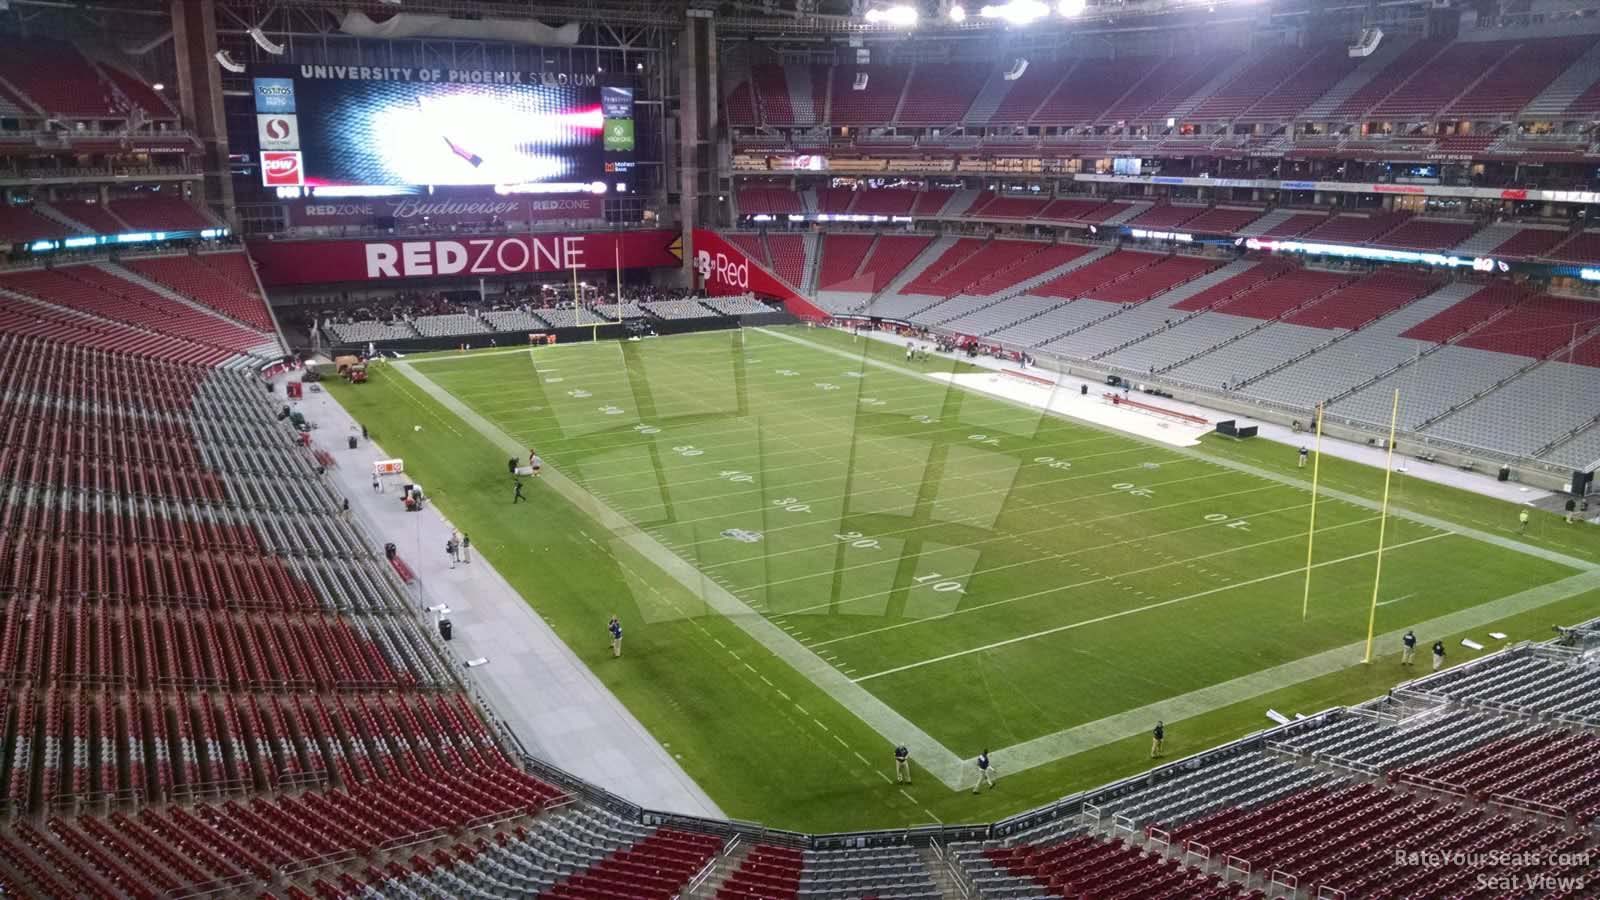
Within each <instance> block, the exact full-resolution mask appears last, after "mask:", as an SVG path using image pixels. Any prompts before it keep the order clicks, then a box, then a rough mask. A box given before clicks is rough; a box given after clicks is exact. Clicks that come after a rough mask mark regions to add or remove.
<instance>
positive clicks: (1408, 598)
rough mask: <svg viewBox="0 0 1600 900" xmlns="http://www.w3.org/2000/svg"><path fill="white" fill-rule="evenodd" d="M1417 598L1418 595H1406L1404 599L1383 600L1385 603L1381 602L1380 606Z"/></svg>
mask: <svg viewBox="0 0 1600 900" xmlns="http://www.w3.org/2000/svg"><path fill="white" fill-rule="evenodd" d="M1415 596H1416V594H1406V595H1405V596H1404V597H1396V598H1394V599H1393V600H1383V601H1381V602H1379V603H1378V605H1379V606H1388V605H1389V604H1391V603H1399V602H1400V601H1401V600H1410V599H1411V598H1412V597H1415Z"/></svg>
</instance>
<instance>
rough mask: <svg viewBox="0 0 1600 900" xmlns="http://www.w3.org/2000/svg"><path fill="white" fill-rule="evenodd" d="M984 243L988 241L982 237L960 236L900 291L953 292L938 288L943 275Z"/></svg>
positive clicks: (939, 294)
mask: <svg viewBox="0 0 1600 900" xmlns="http://www.w3.org/2000/svg"><path fill="white" fill-rule="evenodd" d="M986 243H988V242H987V241H985V240H983V239H982V238H961V239H959V240H957V241H955V242H954V243H952V244H951V245H950V246H949V247H947V248H946V249H945V251H944V252H943V253H941V254H939V257H938V258H937V259H935V260H933V261H932V262H931V263H929V264H928V266H927V268H925V269H923V270H922V271H921V272H918V273H917V275H916V277H914V278H912V279H911V280H910V281H908V282H906V283H905V285H904V286H902V287H901V288H900V293H902V294H932V295H938V296H946V295H947V293H954V291H950V292H945V291H942V290H941V289H940V285H941V283H942V279H943V277H944V276H945V275H946V274H947V273H948V272H950V270H952V269H954V268H956V267H957V266H959V265H961V263H963V262H965V261H966V260H967V259H969V258H970V257H971V256H972V255H973V254H974V253H977V252H978V250H979V249H980V248H982V247H983V246H984V245H985V244H986ZM907 262H908V263H909V262H910V260H909V259H908V260H907ZM957 287H959V285H958V286H957Z"/></svg>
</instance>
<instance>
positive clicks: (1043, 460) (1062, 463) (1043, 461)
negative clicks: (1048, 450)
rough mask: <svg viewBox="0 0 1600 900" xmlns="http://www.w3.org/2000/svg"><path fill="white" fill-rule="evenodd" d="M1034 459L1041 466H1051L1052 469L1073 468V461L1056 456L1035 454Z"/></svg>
mask: <svg viewBox="0 0 1600 900" xmlns="http://www.w3.org/2000/svg"><path fill="white" fill-rule="evenodd" d="M1033 461H1034V462H1036V463H1038V464H1039V465H1041V466H1049V467H1050V468H1052V469H1070V468H1072V463H1069V462H1067V461H1066V460H1064V459H1056V458H1055V457H1054V456H1035V457H1034V458H1033Z"/></svg>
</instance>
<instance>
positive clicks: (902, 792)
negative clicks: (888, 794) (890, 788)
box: [900, 788, 922, 806]
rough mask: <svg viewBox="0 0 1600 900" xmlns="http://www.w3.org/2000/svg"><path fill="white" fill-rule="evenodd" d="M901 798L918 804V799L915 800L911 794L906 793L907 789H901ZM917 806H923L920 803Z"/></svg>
mask: <svg viewBox="0 0 1600 900" xmlns="http://www.w3.org/2000/svg"><path fill="white" fill-rule="evenodd" d="M900 796H902V797H904V798H906V799H907V800H910V801H911V802H912V803H916V802H917V798H915V797H913V796H911V795H910V794H908V793H906V789H905V788H901V789H900ZM917 805H918V806H921V805H922V804H920V803H918V804H917Z"/></svg>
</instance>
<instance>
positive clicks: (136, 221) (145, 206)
mask: <svg viewBox="0 0 1600 900" xmlns="http://www.w3.org/2000/svg"><path fill="white" fill-rule="evenodd" d="M106 208H107V209H109V210H111V212H112V213H113V214H115V215H116V217H117V218H119V219H121V220H122V221H124V222H127V223H128V225H129V226H131V227H132V228H134V229H135V230H137V231H193V230H198V229H204V228H212V227H214V226H215V223H213V222H212V221H211V220H210V219H208V218H206V217H205V216H204V215H202V214H201V212H200V211H199V210H198V209H195V207H194V206H193V205H192V204H191V203H189V201H187V200H185V199H183V198H182V197H141V198H132V197H128V198H123V199H113V200H111V201H110V202H108V203H107V205H106Z"/></svg>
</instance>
